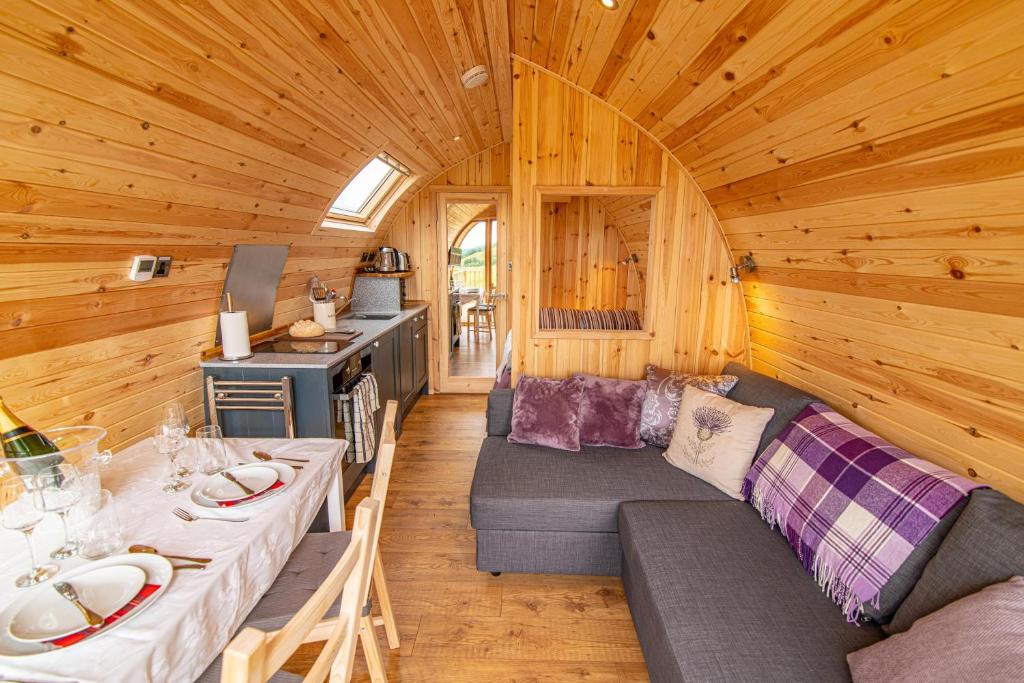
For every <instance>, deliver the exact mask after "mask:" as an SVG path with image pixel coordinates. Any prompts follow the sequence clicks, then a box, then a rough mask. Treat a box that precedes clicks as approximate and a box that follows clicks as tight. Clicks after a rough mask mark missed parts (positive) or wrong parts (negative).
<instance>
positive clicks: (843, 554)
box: [743, 403, 981, 622]
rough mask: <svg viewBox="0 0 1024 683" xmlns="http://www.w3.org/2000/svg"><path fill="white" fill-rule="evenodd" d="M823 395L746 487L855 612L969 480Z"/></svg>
mask: <svg viewBox="0 0 1024 683" xmlns="http://www.w3.org/2000/svg"><path fill="white" fill-rule="evenodd" d="M979 486H981V485H980V484H976V483H974V482H972V481H970V480H968V479H965V478H963V477H961V476H959V475H956V474H954V473H952V472H950V471H948V470H946V469H943V468H942V467H939V466H938V465H935V464H933V463H930V462H928V461H926V460H922V459H920V458H917V457H914V456H913V455H911V454H910V453H907V452H906V451H904V450H902V449H899V448H897V447H895V446H893V445H892V444H890V443H887V442H886V441H885V440H884V439H882V438H880V437H878V436H876V435H874V434H872V433H871V432H869V431H868V430H866V429H864V428H863V427H861V426H859V425H857V424H854V423H853V422H851V421H850V420H848V419H846V418H845V417H843V416H842V415H840V414H839V413H836V412H835V411H833V410H832V409H831V408H829V407H828V406H826V405H824V404H822V403H812V404H811V405H809V406H807V408H805V409H804V410H803V412H801V413H800V414H799V415H798V416H797V417H796V419H795V420H793V422H792V423H790V425H789V426H788V427H786V429H784V430H783V431H782V433H781V434H779V436H778V438H776V439H775V441H773V442H772V444H771V445H770V446H769V447H768V448H767V449H765V451H764V453H762V454H761V457H759V458H758V459H757V461H756V462H755V463H754V465H753V467H751V468H750V472H748V473H747V476H746V479H744V481H743V497H744V499H746V500H748V501H750V502H751V504H753V506H754V507H755V508H757V510H758V512H760V513H761V516H762V517H763V518H764V519H765V520H766V521H767V522H768V523H769V524H770V525H771V526H772V528H774V527H775V526H776V525H778V526H779V529H780V531H782V533H783V534H784V535H785V536H786V539H787V540H788V541H789V545H790V546H791V547H792V548H793V550H794V551H795V552H796V554H797V557H799V558H800V561H801V562H802V563H803V565H804V569H805V570H807V572H808V573H809V574H811V575H812V576H814V578H815V580H817V582H818V585H820V586H821V587H822V589H823V590H824V591H825V593H826V594H827V595H828V596H829V597H831V598H832V599H833V600H834V601H835V602H836V604H838V605H840V606H841V607H842V609H843V613H844V614H845V615H846V618H847V619H848V620H849V621H851V622H854V621H856V620H857V619H858V617H859V616H860V611H861V607H862V605H864V604H873V605H875V606H876V607H877V606H878V593H879V591H880V590H881V589H882V587H883V586H884V585H885V584H886V582H888V581H889V579H890V578H891V577H892V575H893V574H894V573H895V572H896V570H897V569H899V568H900V565H901V564H903V561H904V560H906V559H907V556H909V555H910V553H911V552H913V550H914V548H916V547H917V545H918V544H919V543H920V542H921V541H922V540H923V539H924V538H925V537H926V536H927V535H928V533H929V532H931V530H932V529H933V528H935V525H936V524H938V522H939V520H940V519H942V517H943V516H944V515H945V514H946V513H947V512H949V511H950V510H951V509H952V508H953V507H954V506H955V505H956V504H957V503H959V502H960V501H961V500H962V499H963V498H964V496H966V495H967V494H968V493H969V492H970V491H971V490H972V489H975V488H978V487H979Z"/></svg>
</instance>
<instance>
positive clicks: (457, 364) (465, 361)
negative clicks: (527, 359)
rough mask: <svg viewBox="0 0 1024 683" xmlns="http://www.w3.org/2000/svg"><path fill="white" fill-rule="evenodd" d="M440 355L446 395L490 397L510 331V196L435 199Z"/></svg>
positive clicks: (477, 194) (446, 195)
mask: <svg viewBox="0 0 1024 683" xmlns="http://www.w3.org/2000/svg"><path fill="white" fill-rule="evenodd" d="M436 206H437V211H438V216H437V221H436V223H435V225H436V226H437V230H438V235H437V245H438V259H437V263H438V268H439V269H440V271H441V272H439V273H438V283H439V284H440V285H441V286H439V287H438V300H437V302H436V310H437V311H438V323H439V326H440V327H439V329H440V331H441V334H440V339H439V344H438V354H439V360H440V362H439V367H440V386H439V387H438V389H439V390H440V391H442V392H453V393H486V392H488V391H490V389H491V387H492V386H493V385H494V382H495V380H496V378H497V370H498V366H499V365H500V364H501V362H502V358H503V351H504V348H505V343H506V336H507V331H508V329H509V324H508V321H509V316H508V218H507V216H508V196H507V195H506V194H505V193H501V192H458V193H454V192H452V193H448V192H442V193H439V194H438V195H437V204H436Z"/></svg>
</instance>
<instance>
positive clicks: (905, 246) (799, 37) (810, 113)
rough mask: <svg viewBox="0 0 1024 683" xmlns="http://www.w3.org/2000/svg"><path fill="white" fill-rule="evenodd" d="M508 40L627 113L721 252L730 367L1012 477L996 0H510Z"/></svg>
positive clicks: (1001, 61)
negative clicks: (725, 248)
mask: <svg viewBox="0 0 1024 683" xmlns="http://www.w3.org/2000/svg"><path fill="white" fill-rule="evenodd" d="M511 8H512V16H511V18H510V23H511V26H512V27H513V42H512V44H513V51H514V52H516V53H517V54H518V55H519V56H521V57H523V58H526V59H530V60H532V61H533V62H536V63H538V64H540V65H542V66H545V67H547V68H549V69H551V70H553V71H554V72H556V73H558V74H559V75H561V76H562V77H564V78H566V79H568V80H569V81H571V82H573V83H575V84H577V85H578V86H580V87H581V88H583V89H585V90H587V91H589V92H591V93H593V94H594V95H595V96H597V97H600V98H601V99H603V100H605V101H607V102H608V103H609V104H610V105H611V106H612V107H614V108H615V109H617V110H619V111H621V112H623V113H624V114H625V115H626V116H629V117H630V118H632V119H633V120H635V121H636V122H637V123H638V124H639V125H641V126H643V127H644V128H646V129H647V130H649V131H650V132H651V133H652V134H653V135H654V136H655V137H657V138H658V140H660V141H661V142H662V143H663V144H664V145H665V146H666V147H667V148H668V149H669V150H670V151H671V152H672V153H673V155H674V156H675V157H676V158H677V159H679V160H680V161H681V162H682V163H683V164H684V165H685V166H686V167H687V169H688V170H689V171H690V172H691V173H692V175H693V177H694V179H695V180H696V181H697V183H698V184H699V185H700V187H701V188H702V189H703V190H704V191H705V193H706V196H707V198H708V200H709V201H710V202H711V203H712V204H713V205H714V208H715V213H716V215H717V216H718V218H719V220H720V222H721V225H722V228H723V229H724V231H725V233H726V237H727V240H728V243H729V246H730V247H731V248H732V250H733V255H734V256H735V257H739V256H741V255H743V254H746V253H747V252H751V251H752V252H753V255H754V258H755V260H756V262H757V264H758V271H757V273H756V274H755V275H750V276H745V277H744V284H743V289H744V292H745V294H746V307H747V308H748V320H749V324H750V337H751V354H752V364H753V367H754V368H755V369H757V370H760V371H762V372H766V373H768V374H771V375H775V376H777V377H779V378H780V379H783V380H785V381H787V382H790V383H792V384H796V385H797V386H800V387H803V388H805V389H807V390H809V391H812V392H814V393H816V394H818V395H819V396H821V397H822V398H824V399H825V400H827V401H828V402H829V403H830V404H831V405H832V406H834V407H835V408H836V409H837V410H839V411H841V412H843V413H845V414H847V415H849V416H850V417H852V418H853V419H855V420H857V421H858V422H860V423H862V424H864V425H866V426H867V427H868V428H870V429H872V430H874V431H876V432H878V433H879V434H881V435H883V436H885V437H886V438H888V439H890V440H892V441H893V442H894V443H896V444H898V445H900V446H902V447H904V448H906V449H908V450H910V451H912V452H914V453H917V454H919V455H921V456H924V457H926V458H930V459H932V460H934V461H936V462H939V463H942V464H943V465H946V466H948V467H950V468H952V469H954V470H955V471H957V472H961V473H966V474H968V475H970V476H975V477H977V478H978V479H979V480H981V481H985V482H988V483H991V484H992V485H993V486H995V487H997V488H999V489H1002V490H1003V491H1005V492H1007V493H1009V494H1010V495H1013V496H1015V497H1017V498H1018V499H1021V500H1024V355H1022V349H1024V304H1022V302H1024V227H1022V226H1024V80H1022V79H1021V65H1022V64H1024V11H1022V5H1021V3H1020V2H1019V0H991V1H986V2H975V1H971V0H911V1H908V2H877V1H874V0H850V1H846V0H844V1H842V2H838V1H837V2H833V1H831V0H826V1H823V2H807V1H806V0H780V1H774V0H773V1H771V2H762V1H760V0H722V1H720V2H703V3H696V2H676V1H675V0H655V1H653V2H639V1H636V2H633V1H631V0H625V1H624V2H623V3H622V7H621V8H620V9H619V10H618V11H616V12H604V11H602V10H601V9H600V7H598V3H594V2H589V0H564V1H563V2H559V3H557V7H556V6H555V5H554V4H552V6H550V7H549V6H548V3H533V2H529V1H528V0H513V2H512V3H511Z"/></svg>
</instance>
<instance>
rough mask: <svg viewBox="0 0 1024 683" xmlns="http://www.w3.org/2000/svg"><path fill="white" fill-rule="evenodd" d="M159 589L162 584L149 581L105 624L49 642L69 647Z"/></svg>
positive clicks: (108, 624)
mask: <svg viewBox="0 0 1024 683" xmlns="http://www.w3.org/2000/svg"><path fill="white" fill-rule="evenodd" d="M159 589H160V584H158V583H147V584H146V585H145V586H143V587H142V590H140V591H139V592H138V593H136V595H135V597H134V598H132V599H131V600H129V601H128V602H127V603H125V606H124V607H122V608H121V609H119V610H117V611H116V612H114V613H113V614H111V615H110V616H109V617H107V618H106V619H104V620H103V624H101V625H100V626H89V627H87V628H83V629H82V630H81V631H78V632H77V633H72V634H71V635H67V636H63V637H61V638H57V639H56V640H49V641H47V642H48V643H50V644H51V645H56V646H57V647H67V646H68V645H74V644H75V643H77V642H79V641H81V640H85V639H86V638H88V637H89V636H91V635H92V634H94V633H96V632H97V631H102V630H103V629H105V628H106V627H107V626H110V625H111V624H113V623H114V622H115V621H117V620H118V619H120V618H121V617H123V616H124V615H126V614H128V613H129V612H131V611H132V610H133V609H135V608H136V607H138V606H139V605H141V604H142V603H143V602H144V601H145V600H146V598H148V597H149V596H151V595H153V593H155V592H157V591H158V590H159Z"/></svg>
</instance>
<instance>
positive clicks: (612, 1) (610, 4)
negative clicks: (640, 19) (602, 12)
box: [598, 0, 619, 9]
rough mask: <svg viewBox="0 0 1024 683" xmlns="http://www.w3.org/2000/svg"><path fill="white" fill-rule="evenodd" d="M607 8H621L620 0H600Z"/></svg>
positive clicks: (602, 5)
mask: <svg viewBox="0 0 1024 683" xmlns="http://www.w3.org/2000/svg"><path fill="white" fill-rule="evenodd" d="M598 2H600V3H601V7H604V8H605V9H619V0H598Z"/></svg>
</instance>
